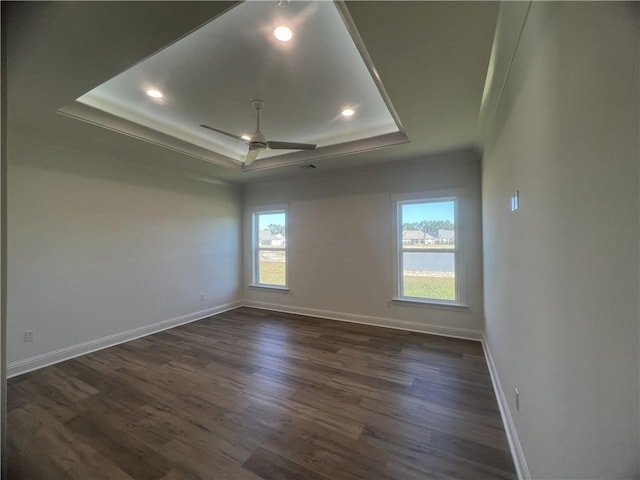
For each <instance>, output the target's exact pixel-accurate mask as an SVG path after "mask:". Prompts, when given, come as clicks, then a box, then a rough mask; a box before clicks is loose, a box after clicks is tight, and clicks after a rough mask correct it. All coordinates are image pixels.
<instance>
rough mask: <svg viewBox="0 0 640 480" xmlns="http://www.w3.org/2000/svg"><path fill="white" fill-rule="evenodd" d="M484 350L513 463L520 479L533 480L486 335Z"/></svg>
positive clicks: (483, 344) (483, 343) (483, 342)
mask: <svg viewBox="0 0 640 480" xmlns="http://www.w3.org/2000/svg"><path fill="white" fill-rule="evenodd" d="M482 348H484V355H485V357H486V358H487V366H488V367H489V374H490V375H491V382H492V383H493V390H494V392H495V394H496V400H497V401H498V408H499V409H500V415H501V416H502V423H503V424H504V430H505V432H506V434H507V440H508V441H509V448H510V449H511V456H512V457H513V463H514V465H515V467H516V473H517V475H518V479H519V480H531V473H530V472H529V467H528V466H527V460H526V459H525V458H524V452H523V451H522V445H520V440H519V439H518V432H517V431H516V426H515V424H514V423H513V418H512V417H511V411H510V410H509V404H508V403H507V397H506V396H505V394H504V390H503V389H502V384H501V383H500V377H498V371H497V370H496V364H495V363H494V362H493V357H492V356H491V350H490V349H489V345H488V344H487V339H486V338H485V336H484V334H482Z"/></svg>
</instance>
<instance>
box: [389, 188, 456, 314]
mask: <svg viewBox="0 0 640 480" xmlns="http://www.w3.org/2000/svg"><path fill="white" fill-rule="evenodd" d="M464 199H465V190H464V189H462V188H451V189H442V190H429V191H426V192H415V193H405V194H396V195H391V206H392V211H393V289H394V290H393V296H392V297H391V301H392V303H393V304H398V305H410V306H437V307H444V308H447V307H453V308H467V304H466V301H467V288H466V286H467V275H466V265H467V259H466V256H465V255H466V248H465V243H466V239H465V236H464V235H465V233H464V227H463V225H462V224H463V222H462V221H461V219H462V215H463V213H461V211H462V208H461V204H462V203H464ZM448 200H454V202H455V203H454V208H455V211H454V215H455V223H454V228H455V230H454V232H455V233H454V235H455V239H456V243H455V249H452V250H451V253H453V254H454V265H455V279H456V280H455V284H456V300H455V301H449V300H439V299H435V298H420V297H406V296H403V295H402V228H400V227H401V225H400V224H399V223H398V222H399V220H400V216H401V208H402V205H404V204H410V203H427V202H438V201H448ZM420 251H425V252H429V251H438V253H444V252H443V251H442V250H441V249H429V248H424V249H420Z"/></svg>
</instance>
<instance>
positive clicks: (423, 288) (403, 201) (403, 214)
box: [394, 192, 463, 305]
mask: <svg viewBox="0 0 640 480" xmlns="http://www.w3.org/2000/svg"><path fill="white" fill-rule="evenodd" d="M440 193H442V192H440ZM394 206H395V211H396V242H395V243H396V245H395V247H396V261H395V264H396V267H397V268H396V281H395V286H396V293H395V299H396V300H408V301H414V302H425V303H441V304H454V305H460V304H462V303H463V301H462V300H463V298H462V297H463V295H462V293H463V292H462V288H461V286H462V285H461V284H462V282H461V281H460V273H461V264H460V263H461V262H460V249H459V238H458V230H459V229H458V225H457V217H458V197H457V196H451V195H450V196H432V195H429V194H416V195H406V196H397V197H394Z"/></svg>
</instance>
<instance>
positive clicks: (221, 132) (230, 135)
mask: <svg viewBox="0 0 640 480" xmlns="http://www.w3.org/2000/svg"><path fill="white" fill-rule="evenodd" d="M200 126H201V127H202V128H206V129H207V130H211V131H212V132H216V133H220V134H222V135H226V136H227V137H231V138H235V139H236V140H240V141H241V142H245V140H244V138H242V137H241V136H239V135H234V134H233V133H229V132H225V131H224V130H218V129H217V128H213V127H210V126H209V125H200ZM245 143H246V142H245Z"/></svg>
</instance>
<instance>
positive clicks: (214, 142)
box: [60, 1, 408, 170]
mask: <svg viewBox="0 0 640 480" xmlns="http://www.w3.org/2000/svg"><path fill="white" fill-rule="evenodd" d="M280 25H286V26H287V27H289V28H290V29H291V31H292V33H293V37H292V39H291V40H290V41H288V42H281V41H279V40H277V39H276V38H275V37H274V35H273V32H274V29H275V28H276V27H278V26H280ZM152 89H153V90H157V91H159V92H162V98H160V99H154V98H152V97H150V96H149V95H148V93H147V92H148V91H149V90H152ZM254 99H260V100H263V101H264V102H265V103H266V107H265V109H264V110H263V112H262V118H261V130H262V132H263V133H264V134H265V135H266V136H267V139H269V140H281V141H287V142H303V143H314V144H317V145H318V148H317V149H316V150H314V151H291V150H267V151H265V152H262V153H261V154H260V159H259V160H258V161H256V163H255V164H253V165H252V166H250V167H245V166H244V165H243V160H244V158H245V155H246V153H247V150H248V147H247V145H246V144H245V143H243V142H241V141H238V140H235V139H232V138H229V137H225V136H224V135H221V134H218V133H215V132H211V131H209V130H205V129H203V128H201V127H200V124H207V125H211V126H213V127H215V128H218V129H221V130H225V131H227V132H231V133H233V134H236V135H246V134H251V133H253V132H254V130H255V127H256V125H255V121H256V117H255V111H254V110H253V108H252V107H251V101H252V100H254ZM345 108H351V109H353V110H354V112H355V113H354V115H352V116H350V117H345V116H343V115H341V112H342V110H343V109H345ZM60 112H61V113H64V114H66V115H69V116H73V117H76V118H79V119H81V120H85V121H88V122H91V123H94V124H97V125H100V126H103V127H106V128H109V129H111V130H116V131H119V132H121V133H124V134H127V135H130V136H134V137H136V138H140V139H143V140H146V141H149V142H152V143H155V144H158V145H162V146H165V147H167V148H171V149H174V150H177V151H180V152H182V153H186V154H189V155H192V156H195V157H198V158H201V159H204V160H207V161H209V162H212V163H216V164H218V165H222V166H226V167H229V168H234V169H246V170H252V169H261V168H272V167H278V166H282V165H289V164H292V163H298V162H309V161H311V160H314V159H317V158H322V157H327V156H332V157H333V156H337V155H344V154H349V153H355V152H362V151H366V150H371V149H377V148H382V147H385V146H389V145H396V144H399V143H405V142H407V141H408V139H407V136H406V135H405V133H404V131H403V128H402V126H401V123H400V120H399V119H398V117H397V115H396V113H395V110H394V109H393V106H392V105H391V102H390V99H389V98H388V96H387V94H386V92H385V90H384V87H383V85H382V83H381V81H380V79H379V77H378V75H377V72H376V70H375V67H374V66H373V64H372V62H371V60H370V58H369V56H368V54H367V52H366V50H365V48H364V44H363V43H362V41H361V40H360V37H359V35H358V33H357V31H356V30H355V27H354V25H353V23H352V22H351V19H350V17H349V14H348V12H347V10H346V9H345V8H344V6H343V5H342V4H336V3H333V2H291V3H288V2H286V1H284V2H272V1H259V2H245V3H242V4H239V5H237V6H235V7H233V8H231V9H229V10H228V11H226V12H224V13H223V14H221V15H219V16H217V17H216V18H214V19H212V20H211V21H209V22H208V23H206V24H205V25H203V26H201V27H200V28H197V29H196V30H194V31H193V32H191V33H189V34H187V35H186V36H184V37H182V38H180V39H177V40H176V41H175V42H173V43H172V44H170V45H168V46H166V47H165V48H163V49H162V50H160V51H158V52H157V53H155V54H153V55H151V56H149V57H148V58H146V59H144V60H142V61H140V62H138V63H137V64H135V65H133V66H132V67H130V68H129V69H127V70H125V71H124V72H122V73H120V74H119V75H117V76H115V77H113V78H111V79H109V80H107V81H105V82H104V83H102V84H101V85H98V86H97V87H95V88H94V89H92V90H90V91H89V92H87V93H85V94H84V95H82V96H80V97H79V98H77V99H76V101H75V102H73V103H72V104H69V105H66V106H65V107H63V108H62V109H60Z"/></svg>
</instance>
